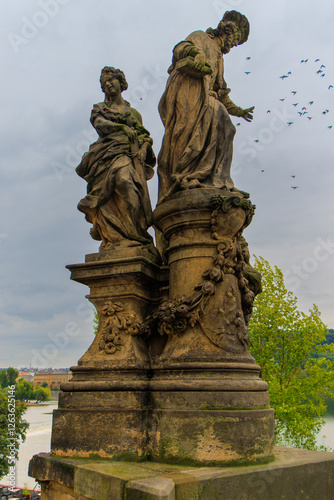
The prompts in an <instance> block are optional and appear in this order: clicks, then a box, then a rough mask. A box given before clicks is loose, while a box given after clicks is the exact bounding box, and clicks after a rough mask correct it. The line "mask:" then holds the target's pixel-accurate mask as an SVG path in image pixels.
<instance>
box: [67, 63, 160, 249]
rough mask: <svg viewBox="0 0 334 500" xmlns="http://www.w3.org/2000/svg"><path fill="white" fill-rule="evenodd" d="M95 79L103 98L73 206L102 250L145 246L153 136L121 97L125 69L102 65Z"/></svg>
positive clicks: (93, 119)
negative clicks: (83, 185)
mask: <svg viewBox="0 0 334 500" xmlns="http://www.w3.org/2000/svg"><path fill="white" fill-rule="evenodd" d="M100 83H101V87H102V90H103V92H104V93H105V100H104V102H101V103H99V104H95V105H94V107H93V110H92V114H91V119H90V121H91V123H92V125H93V127H94V128H95V129H96V131H97V133H98V134H99V138H98V140H97V141H96V142H95V143H93V144H92V145H91V146H90V148H89V151H88V152H87V153H85V154H84V156H83V158H82V161H81V163H80V165H79V166H78V167H77V169H76V172H77V174H78V175H79V176H80V177H83V178H84V179H85V180H86V181H87V196H85V197H84V198H83V199H82V200H81V201H80V202H79V204H78V209H79V210H80V211H81V212H83V213H84V214H85V216H86V220H87V221H88V222H90V223H92V224H93V227H92V229H91V231H90V233H91V236H92V238H94V239H95V240H102V244H101V249H102V250H104V249H105V250H108V249H111V250H115V249H117V248H124V247H133V246H146V247H147V248H148V249H152V250H153V253H154V245H153V240H152V237H151V236H150V235H149V233H148V232H147V229H148V227H149V226H150V225H151V224H152V220H151V219H152V208H151V202H150V198H149V193H148V188H147V180H148V179H150V178H151V177H152V176H153V173H154V171H153V167H154V165H155V162H156V159H155V156H154V153H153V150H152V144H153V141H152V139H151V138H150V134H149V132H148V131H147V130H146V129H145V128H144V126H143V124H142V118H141V115H140V114H139V112H138V111H136V110H135V109H133V108H132V107H131V106H130V104H129V103H128V102H127V101H125V100H124V99H123V97H122V92H123V91H124V90H126V89H127V87H128V84H127V81H126V79H125V75H124V73H123V72H122V71H121V70H119V69H115V68H113V67H108V66H107V67H105V68H103V70H102V72H101V78H100Z"/></svg>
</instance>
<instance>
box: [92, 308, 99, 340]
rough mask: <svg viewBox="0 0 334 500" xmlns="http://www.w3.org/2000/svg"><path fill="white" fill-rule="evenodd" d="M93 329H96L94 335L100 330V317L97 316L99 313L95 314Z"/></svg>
mask: <svg viewBox="0 0 334 500" xmlns="http://www.w3.org/2000/svg"><path fill="white" fill-rule="evenodd" d="M93 328H94V335H96V334H97V331H98V329H99V316H98V314H97V311H95V312H94V321H93Z"/></svg>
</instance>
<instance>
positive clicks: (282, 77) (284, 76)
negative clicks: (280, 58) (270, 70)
mask: <svg viewBox="0 0 334 500" xmlns="http://www.w3.org/2000/svg"><path fill="white" fill-rule="evenodd" d="M280 78H281V79H282V80H284V78H288V76H287V75H282V76H280Z"/></svg>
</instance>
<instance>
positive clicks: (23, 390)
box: [16, 378, 34, 401]
mask: <svg viewBox="0 0 334 500" xmlns="http://www.w3.org/2000/svg"><path fill="white" fill-rule="evenodd" d="M33 395H34V387H33V385H32V383H31V382H28V381H27V380H24V379H23V378H20V379H19V380H18V382H17V386H16V398H17V399H18V400H19V401H30V400H31V399H33Z"/></svg>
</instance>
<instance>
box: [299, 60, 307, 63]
mask: <svg viewBox="0 0 334 500" xmlns="http://www.w3.org/2000/svg"><path fill="white" fill-rule="evenodd" d="M307 61H308V59H302V60H301V61H300V62H301V63H307Z"/></svg>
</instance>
